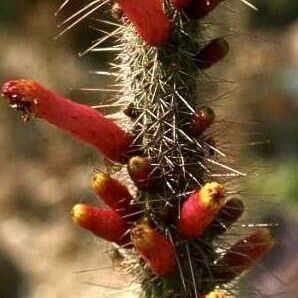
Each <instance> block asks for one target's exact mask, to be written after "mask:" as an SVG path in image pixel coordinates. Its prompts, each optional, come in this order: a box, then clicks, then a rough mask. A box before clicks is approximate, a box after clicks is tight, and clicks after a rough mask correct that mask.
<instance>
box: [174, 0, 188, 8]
mask: <svg viewBox="0 0 298 298" xmlns="http://www.w3.org/2000/svg"><path fill="white" fill-rule="evenodd" d="M191 1H192V0H171V3H172V5H173V7H175V8H183V7H187V6H189V5H190V4H191Z"/></svg>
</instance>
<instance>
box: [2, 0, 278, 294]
mask: <svg viewBox="0 0 298 298" xmlns="http://www.w3.org/2000/svg"><path fill="white" fill-rule="evenodd" d="M98 2H100V1H95V3H96V5H98ZM105 2H106V3H107V5H110V7H112V8H111V9H112V13H113V15H114V16H115V15H116V16H117V18H118V23H113V25H115V24H116V26H117V29H116V30H115V31H114V33H113V34H114V35H115V37H116V45H115V47H117V49H120V53H119V55H118V56H117V59H116V62H115V63H114V64H113V68H114V69H113V74H116V78H117V81H118V83H119V84H120V85H121V90H119V92H120V96H119V99H118V102H119V103H122V104H125V106H126V107H125V109H124V110H123V111H122V113H123V117H124V118H126V119H127V121H128V122H129V129H124V128H122V127H120V126H119V125H118V124H117V123H116V122H114V121H112V120H110V119H108V118H107V117H106V116H104V115H103V114H102V113H100V112H99V111H97V110H95V109H93V108H92V107H88V106H86V105H82V104H78V103H75V102H73V101H71V100H69V99H66V98H64V97H62V96H59V95H57V94H55V93H53V92H51V91H49V90H47V89H46V88H44V87H43V86H41V85H40V84H38V83H37V82H35V81H32V80H14V81H9V82H7V83H5V84H4V85H3V87H2V93H3V95H4V97H5V98H6V99H7V101H8V103H9V104H10V105H11V106H12V107H13V108H17V109H18V110H20V111H21V112H22V116H23V119H24V120H28V119H29V118H30V117H32V116H33V117H36V118H41V119H43V120H46V121H47V122H49V123H51V124H53V125H55V126H57V127H58V128H59V129H61V130H63V131H65V132H67V133H69V134H71V135H72V136H74V137H75V138H77V139H79V140H81V141H83V142H85V143H87V144H89V145H91V146H93V147H95V148H96V149H97V150H98V151H99V152H100V153H101V154H102V155H103V156H104V157H105V158H106V159H108V160H109V161H111V162H112V163H117V164H118V165H119V167H118V168H121V171H122V172H123V173H124V175H127V176H129V177H130V181H131V183H130V185H128V184H126V185H125V184H123V183H122V182H121V181H120V180H119V179H116V178H115V177H116V176H114V175H113V173H112V170H111V171H109V173H107V172H104V171H102V172H97V173H96V174H95V175H94V177H92V181H91V187H92V189H93V191H94V193H95V194H96V195H97V196H98V197H99V198H100V199H101V200H102V201H103V202H104V203H105V204H106V208H98V207H95V206H92V205H89V204H78V205H76V206H74V207H73V209H72V211H71V216H72V218H73V221H74V223H76V224H77V225H79V226H80V227H82V228H85V229H87V230H89V231H90V232H92V233H93V234H95V235H96V236H98V237H101V238H103V239H105V240H107V241H109V242H114V243H116V244H117V245H118V246H119V247H121V248H124V249H126V250H127V254H125V255H126V256H128V257H129V258H131V259H132V260H133V261H132V262H131V263H132V264H133V266H132V268H131V269H130V271H131V273H132V274H134V275H135V279H136V280H137V281H138V282H140V283H141V285H142V289H143V295H144V296H145V297H146V298H159V297H186V298H188V297H189V298H193V297H194V298H227V297H230V296H233V295H234V296H237V293H235V292H234V290H233V281H234V280H235V279H236V278H238V277H239V276H240V275H241V274H242V273H243V272H244V271H246V270H248V269H250V268H251V266H252V265H253V264H254V263H255V262H256V261H258V260H259V259H260V258H261V257H262V256H264V255H265V254H266V253H267V252H268V251H270V249H271V248H272V247H273V245H274V243H275V241H274V239H273V237H272V236H271V234H270V232H269V230H268V229H267V228H262V229H256V230H254V231H252V232H251V233H250V234H249V235H246V236H245V237H244V238H242V239H240V240H238V241H237V242H236V243H234V244H233V245H231V246H230V247H226V246H225V248H223V247H220V245H219V241H218V239H219V238H220V237H222V236H224V234H225V232H226V231H227V230H228V229H230V227H231V226H232V225H233V224H234V223H235V222H236V221H237V220H238V219H239V218H240V217H241V216H242V214H243V212H244V202H243V201H242V200H241V199H239V198H234V197H233V198H231V197H228V196H227V193H228V190H227V186H226V181H227V179H225V177H229V179H230V177H236V178H238V177H239V176H241V175H242V173H241V172H239V171H237V170H235V169H233V168H231V167H230V166H228V165H225V164H224V163H222V162H221V160H220V157H221V156H223V155H224V156H225V154H226V153H224V152H222V151H221V150H220V148H218V147H217V145H216V141H215V136H214V135H213V133H212V129H210V128H211V127H212V125H213V123H214V121H216V114H215V111H214V110H213V108H212V107H210V105H209V104H208V103H207V101H206V100H205V99H204V98H201V96H200V90H199V88H198V83H197V82H198V80H197V78H198V76H200V75H201V74H202V73H203V71H205V70H206V69H208V68H210V67H212V66H214V65H215V64H216V63H217V62H219V61H220V60H222V59H223V58H224V57H225V56H226V55H227V54H228V52H229V45H228V43H227V41H226V40H224V39H223V38H215V39H212V40H210V41H209V42H207V43H205V42H204V43H203V42H202V39H201V37H202V36H203V35H204V27H203V26H202V25H201V21H202V19H204V18H205V17H206V16H207V15H208V14H209V13H210V12H211V11H213V9H215V8H216V7H217V5H219V4H220V3H221V2H223V1H222V0H171V1H168V0H164V1H163V0H118V1H113V2H112V3H111V1H105ZM111 4H112V5H111ZM113 34H112V35H113ZM204 40H206V38H204ZM118 176H119V175H118ZM214 177H216V179H214Z"/></svg>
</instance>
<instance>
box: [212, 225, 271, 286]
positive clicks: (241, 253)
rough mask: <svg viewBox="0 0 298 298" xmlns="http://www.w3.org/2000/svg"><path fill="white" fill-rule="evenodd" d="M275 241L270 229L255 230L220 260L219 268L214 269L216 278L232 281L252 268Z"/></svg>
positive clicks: (225, 281)
mask: <svg viewBox="0 0 298 298" xmlns="http://www.w3.org/2000/svg"><path fill="white" fill-rule="evenodd" d="M275 243H276V241H275V239H274V238H273V236H272V234H271V232H270V231H269V230H268V229H266V228H263V229H259V230H257V231H255V232H254V233H252V234H251V235H249V236H248V237H246V238H244V239H242V240H240V241H238V242H236V243H235V244H234V245H233V246H232V247H231V248H230V249H229V250H228V251H227V252H226V254H225V255H224V256H223V257H221V258H220V259H219V260H218V262H217V265H218V269H216V270H215V271H214V275H213V276H214V278H215V279H217V280H220V281H222V282H224V283H227V282H230V281H232V280H233V279H234V278H235V277H237V276H239V275H240V274H241V273H243V272H244V271H245V270H247V269H250V268H251V266H252V265H254V263H256V262H257V261H258V260H259V259H260V258H262V257H263V256H264V255H265V254H266V253H268V252H269V251H270V250H271V249H272V248H273V246H274V245H275Z"/></svg>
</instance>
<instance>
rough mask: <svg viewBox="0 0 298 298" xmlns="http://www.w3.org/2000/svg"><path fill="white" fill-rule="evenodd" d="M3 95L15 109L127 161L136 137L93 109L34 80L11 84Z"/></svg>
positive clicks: (104, 152) (5, 88)
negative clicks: (127, 155) (126, 157)
mask: <svg viewBox="0 0 298 298" xmlns="http://www.w3.org/2000/svg"><path fill="white" fill-rule="evenodd" d="M2 93H3V95H4V96H5V97H6V98H7V100H8V102H9V104H10V105H11V106H12V107H16V108H17V109H19V110H21V111H22V112H23V113H24V115H23V116H24V117H25V120H26V119H28V117H29V116H30V115H33V116H36V117H39V118H42V119H44V120H46V121H48V122H49V123H51V124H54V125H55V126H57V127H58V128H60V129H61V130H64V131H66V132H68V133H70V134H72V135H73V136H74V137H75V138H77V139H80V140H82V141H84V142H86V143H88V144H90V145H93V146H94V147H96V148H97V149H98V150H99V151H100V152H101V153H102V154H103V155H105V156H106V157H107V158H109V159H111V160H114V161H123V159H124V158H125V155H126V154H127V152H128V150H129V147H130V144H131V143H132V141H133V137H132V136H131V135H130V134H128V133H126V132H125V131H124V130H122V129H121V128H120V127H119V126H118V125H116V124H115V123H114V122H113V121H111V120H109V119H107V118H105V117H104V116H103V115H102V114H101V113H100V112H98V111H96V110H94V109H92V108H91V107H89V106H86V105H83V104H79V103H75V102H73V101H70V100H69V99H66V98H64V97H62V96H59V95H57V94H55V93H53V92H51V91H49V90H47V89H45V88H44V87H42V86H41V85H40V84H38V83H37V82H35V81H32V80H15V81H9V82H7V83H6V84H4V86H3V87H2Z"/></svg>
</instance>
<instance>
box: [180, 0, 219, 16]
mask: <svg viewBox="0 0 298 298" xmlns="http://www.w3.org/2000/svg"><path fill="white" fill-rule="evenodd" d="M222 1H223V0H192V2H191V4H190V5H188V6H187V7H186V8H185V12H186V14H187V15H188V16H189V17H190V18H193V19H201V18H204V17H205V16H206V15H207V14H208V13H209V12H211V11H212V10H213V9H214V8H215V7H216V6H217V5H218V4H220V3H221V2H222Z"/></svg>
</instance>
